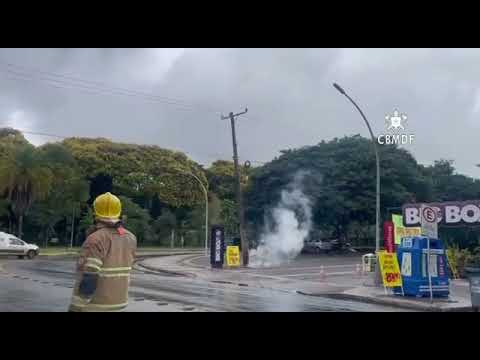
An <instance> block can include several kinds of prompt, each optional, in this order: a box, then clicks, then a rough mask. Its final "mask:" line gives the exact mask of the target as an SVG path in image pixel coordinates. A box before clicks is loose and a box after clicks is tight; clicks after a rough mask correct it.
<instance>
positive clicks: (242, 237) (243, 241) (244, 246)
mask: <svg viewBox="0 0 480 360" xmlns="http://www.w3.org/2000/svg"><path fill="white" fill-rule="evenodd" d="M247 111H248V109H247V108H245V111H243V112H240V113H237V114H234V113H233V112H231V113H230V114H228V116H223V115H222V117H221V119H222V120H227V119H230V124H231V127H232V142H233V163H234V165H235V177H236V182H235V183H236V184H235V185H236V197H237V212H238V222H239V224H240V243H241V246H242V260H243V266H248V239H247V234H246V231H245V214H244V213H243V198H242V188H241V184H240V169H239V167H238V151H237V137H236V135H235V118H236V117H238V116H240V115H243V114H246V113H247Z"/></svg>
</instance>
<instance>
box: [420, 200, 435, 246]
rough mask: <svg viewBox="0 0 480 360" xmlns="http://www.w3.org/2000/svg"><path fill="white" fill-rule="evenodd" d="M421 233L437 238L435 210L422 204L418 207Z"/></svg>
mask: <svg viewBox="0 0 480 360" xmlns="http://www.w3.org/2000/svg"><path fill="white" fill-rule="evenodd" d="M420 218H421V225H422V235H424V236H428V237H429V238H433V239H438V224H437V220H438V218H437V211H436V210H435V209H434V208H433V207H430V206H425V205H422V207H421V209H420Z"/></svg>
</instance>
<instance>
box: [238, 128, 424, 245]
mask: <svg viewBox="0 0 480 360" xmlns="http://www.w3.org/2000/svg"><path fill="white" fill-rule="evenodd" d="M281 154H282V155H281V156H280V157H278V158H276V159H274V160H273V161H271V162H270V163H268V164H266V165H265V166H262V167H261V168H258V169H255V170H254V172H253V175H252V177H251V186H250V189H249V191H248V193H247V206H248V208H247V218H248V220H249V221H250V222H251V223H254V224H255V226H256V228H257V231H256V233H258V232H259V231H258V230H259V227H260V226H262V225H263V219H264V216H265V214H266V211H268V210H269V209H271V208H272V207H273V206H275V204H276V203H277V202H278V200H279V198H280V194H281V191H282V190H283V189H284V188H285V187H286V186H287V184H288V183H289V182H291V180H292V178H293V176H294V175H295V174H296V173H297V172H298V171H304V172H305V173H306V175H305V176H304V181H303V191H304V193H305V194H306V195H307V196H308V197H309V198H310V200H311V202H312V204H313V221H314V226H315V228H316V229H317V230H322V231H323V232H324V233H328V232H330V233H331V234H332V235H334V236H344V237H348V236H349V235H350V234H351V233H352V231H353V232H354V231H355V230H354V229H355V227H357V228H358V224H362V226H364V227H367V228H369V227H371V225H373V224H375V189H376V187H375V179H376V167H375V155H374V151H373V148H372V143H371V140H369V139H366V138H363V137H360V136H358V135H357V136H351V137H344V138H341V139H337V138H335V139H333V140H331V141H328V142H326V141H322V142H321V143H319V144H318V145H316V146H307V147H303V148H300V149H292V150H284V151H281ZM380 159H381V176H382V187H381V200H382V201H381V205H382V209H381V210H382V213H383V214H384V218H386V215H385V214H386V208H387V207H395V206H401V205H402V204H403V203H404V202H408V201H416V200H423V199H426V198H428V197H429V179H428V177H426V176H424V175H423V174H422V168H421V166H419V165H418V164H417V162H416V161H415V159H414V158H413V156H412V155H411V154H410V153H408V152H407V151H406V150H403V149H399V148H398V147H397V146H380ZM355 224H357V225H355ZM352 226H353V228H352V230H350V229H349V227H352ZM373 235H374V232H371V236H370V239H371V241H373ZM358 236H360V235H358Z"/></svg>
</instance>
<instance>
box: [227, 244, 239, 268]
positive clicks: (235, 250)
mask: <svg viewBox="0 0 480 360" xmlns="http://www.w3.org/2000/svg"><path fill="white" fill-rule="evenodd" d="M227 265H228V266H240V248H239V247H238V246H227Z"/></svg>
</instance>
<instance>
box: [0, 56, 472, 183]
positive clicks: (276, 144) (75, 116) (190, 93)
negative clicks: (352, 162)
mask: <svg viewBox="0 0 480 360" xmlns="http://www.w3.org/2000/svg"><path fill="white" fill-rule="evenodd" d="M479 64H480V50H477V49H0V126H1V125H8V126H12V127H16V128H19V129H23V130H30V131H36V132H44V133H53V134H59V135H65V136H85V137H107V138H110V139H112V140H115V141H122V142H132V143H139V144H156V145H159V146H161V147H164V148H170V149H176V150H181V151H184V152H186V153H187V154H188V155H189V156H190V157H192V158H193V159H194V160H196V161H198V162H200V163H202V164H209V163H210V162H212V161H213V160H215V159H219V158H223V159H229V160H230V159H231V158H232V155H231V154H232V145H231V132H230V124H229V122H228V121H222V120H220V114H221V113H222V112H223V113H224V114H228V112H230V111H233V112H239V111H242V110H243V109H244V108H245V107H248V110H249V111H248V113H247V114H246V115H245V116H242V117H240V118H239V119H238V127H237V133H238V144H239V154H240V158H241V160H242V161H245V160H250V161H252V162H253V161H262V162H265V161H269V160H271V159H272V158H273V157H275V156H277V155H278V152H279V150H282V149H286V148H292V147H300V146H304V145H313V144H316V143H318V142H319V141H321V140H322V139H325V140H329V139H332V138H333V137H342V136H344V135H353V134H361V135H363V136H369V133H368V130H367V128H366V127H365V124H364V123H363V121H362V119H361V118H360V116H359V114H358V113H357V112H356V110H355V109H354V108H353V106H352V105H351V104H350V103H349V102H348V100H347V99H346V98H344V97H342V96H341V95H340V94H339V93H338V92H337V91H335V89H334V88H333V87H332V82H338V83H339V84H341V85H342V86H343V88H344V89H345V90H346V91H348V92H349V94H350V95H351V96H352V97H353V98H354V99H355V100H356V101H357V102H358V103H359V105H360V106H361V107H362V108H363V110H364V112H365V114H366V116H367V117H368V118H369V120H370V122H371V124H372V128H373V131H374V133H375V134H380V133H385V132H386V126H385V115H386V114H387V113H391V112H393V110H394V109H398V110H399V111H400V112H402V113H405V114H407V116H408V122H407V123H406V130H405V133H408V134H414V135H415V143H414V144H413V145H405V146H404V147H405V148H407V149H409V150H410V151H411V152H412V153H413V155H414V156H415V157H416V159H417V160H418V161H419V162H421V163H423V164H430V163H432V162H433V161H434V160H437V159H440V158H445V159H452V160H454V161H455V166H456V168H457V170H458V172H460V173H465V174H468V175H471V176H474V177H480V169H479V168H477V167H476V166H475V164H477V163H480V155H479V153H478V152H477V150H476V149H477V146H478V141H477V137H478V134H479V128H480V121H479V120H480V119H479V114H480V66H479ZM55 74H57V75H64V77H56V78H55V79H56V80H57V81H52V80H51V79H52V76H53V75H55ZM65 76H68V77H65ZM71 77H73V78H79V79H81V80H83V81H84V82H78V81H73V80H72V79H71ZM86 81H89V82H86ZM91 82H94V83H93V84H92V83H91ZM118 88H122V89H127V90H129V92H125V90H122V94H126V95H118V91H120V90H119V89H118ZM112 91H113V92H115V94H117V95H112ZM140 92H141V93H142V94H143V93H148V94H154V95H155V96H156V97H155V98H154V99H151V98H149V97H147V96H146V95H142V94H140ZM149 99H150V100H149ZM179 104H181V105H179ZM27 138H28V139H29V140H30V141H32V142H33V143H35V144H41V143H43V142H45V141H52V140H55V139H54V138H48V137H43V136H37V135H28V134H27Z"/></svg>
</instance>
